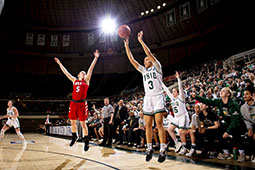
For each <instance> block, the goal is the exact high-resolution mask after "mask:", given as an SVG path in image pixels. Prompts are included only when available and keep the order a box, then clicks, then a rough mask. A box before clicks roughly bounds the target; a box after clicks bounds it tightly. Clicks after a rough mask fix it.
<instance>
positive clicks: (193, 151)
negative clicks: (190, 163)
mask: <svg viewBox="0 0 255 170" xmlns="http://www.w3.org/2000/svg"><path fill="white" fill-rule="evenodd" d="M187 134H189V135H190V139H191V149H190V151H189V153H187V154H186V156H193V155H194V154H196V136H195V130H193V129H189V130H188V131H187Z"/></svg>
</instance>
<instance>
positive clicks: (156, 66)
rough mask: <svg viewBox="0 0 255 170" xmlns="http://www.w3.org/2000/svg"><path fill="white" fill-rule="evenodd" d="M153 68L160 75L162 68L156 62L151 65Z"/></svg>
mask: <svg viewBox="0 0 255 170" xmlns="http://www.w3.org/2000/svg"><path fill="white" fill-rule="evenodd" d="M152 64H153V66H154V67H155V68H156V70H157V71H158V72H159V73H161V74H162V66H161V64H160V62H159V61H158V60H156V61H155V62H154V63H152Z"/></svg>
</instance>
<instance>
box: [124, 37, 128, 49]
mask: <svg viewBox="0 0 255 170" xmlns="http://www.w3.org/2000/svg"><path fill="white" fill-rule="evenodd" d="M123 41H124V46H125V47H128V46H129V38H128V37H127V38H125V39H124V40H123Z"/></svg>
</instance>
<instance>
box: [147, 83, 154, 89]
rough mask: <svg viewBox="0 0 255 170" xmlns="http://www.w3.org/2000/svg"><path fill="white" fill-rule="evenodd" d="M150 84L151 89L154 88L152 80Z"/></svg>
mask: <svg viewBox="0 0 255 170" xmlns="http://www.w3.org/2000/svg"><path fill="white" fill-rule="evenodd" d="M148 84H149V89H150V90H152V89H153V88H154V85H153V82H152V81H148Z"/></svg>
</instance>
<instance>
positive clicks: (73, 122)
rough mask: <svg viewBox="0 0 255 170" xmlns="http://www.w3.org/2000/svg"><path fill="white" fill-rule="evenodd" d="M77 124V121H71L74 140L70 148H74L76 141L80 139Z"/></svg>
mask: <svg viewBox="0 0 255 170" xmlns="http://www.w3.org/2000/svg"><path fill="white" fill-rule="evenodd" d="M76 122H77V120H71V129H72V140H71V143H70V146H73V145H74V143H75V142H76V140H77V139H78V137H77V134H76V129H77V126H76Z"/></svg>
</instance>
